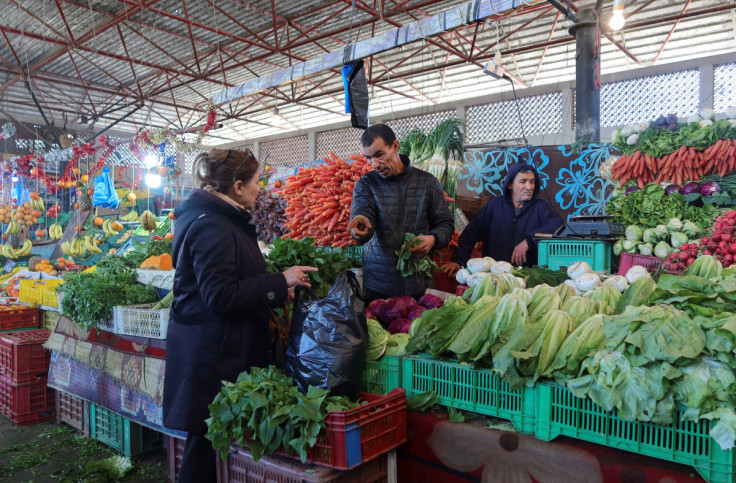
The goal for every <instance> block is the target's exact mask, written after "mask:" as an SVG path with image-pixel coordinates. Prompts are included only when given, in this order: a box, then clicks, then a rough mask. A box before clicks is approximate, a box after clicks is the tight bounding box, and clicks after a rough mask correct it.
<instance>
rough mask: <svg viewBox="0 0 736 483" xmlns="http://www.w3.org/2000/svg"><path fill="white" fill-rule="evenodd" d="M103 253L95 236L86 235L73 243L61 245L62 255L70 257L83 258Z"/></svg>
mask: <svg viewBox="0 0 736 483" xmlns="http://www.w3.org/2000/svg"><path fill="white" fill-rule="evenodd" d="M88 252H89V253H93V254H95V253H102V250H100V249H99V247H98V246H97V243H96V242H95V238H94V235H86V236H80V237H77V238H75V239H74V240H72V241H69V240H66V241H64V242H63V243H62V244H61V253H63V254H64V255H67V256H70V257H78V258H82V257H84V256H85V255H86V254H87V253H88Z"/></svg>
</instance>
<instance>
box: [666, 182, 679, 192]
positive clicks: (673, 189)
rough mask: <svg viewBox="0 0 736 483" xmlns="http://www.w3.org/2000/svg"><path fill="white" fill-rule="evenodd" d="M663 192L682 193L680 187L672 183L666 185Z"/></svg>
mask: <svg viewBox="0 0 736 483" xmlns="http://www.w3.org/2000/svg"><path fill="white" fill-rule="evenodd" d="M664 192H665V193H667V194H668V195H671V194H672V193H682V190H681V189H680V187H679V186H677V185H676V184H674V183H672V184H668V185H667V187H666V188H665V189H664Z"/></svg>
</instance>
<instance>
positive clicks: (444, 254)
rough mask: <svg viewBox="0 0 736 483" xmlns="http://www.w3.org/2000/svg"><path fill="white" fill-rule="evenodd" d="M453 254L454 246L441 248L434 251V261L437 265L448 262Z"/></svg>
mask: <svg viewBox="0 0 736 483" xmlns="http://www.w3.org/2000/svg"><path fill="white" fill-rule="evenodd" d="M454 254H455V247H445V248H443V249H442V250H440V251H438V252H435V254H434V262H435V263H437V264H439V265H442V264H443V263H450V262H451V261H452V256H453V255H454Z"/></svg>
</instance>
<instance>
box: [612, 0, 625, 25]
mask: <svg viewBox="0 0 736 483" xmlns="http://www.w3.org/2000/svg"><path fill="white" fill-rule="evenodd" d="M625 24H626V19H625V18H624V0H613V11H612V12H611V18H610V20H608V26H609V27H611V30H621V29H622V28H624V25H625Z"/></svg>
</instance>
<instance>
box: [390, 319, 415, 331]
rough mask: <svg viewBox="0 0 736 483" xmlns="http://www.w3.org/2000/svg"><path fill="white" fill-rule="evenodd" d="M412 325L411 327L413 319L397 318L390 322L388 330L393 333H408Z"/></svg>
mask: <svg viewBox="0 0 736 483" xmlns="http://www.w3.org/2000/svg"><path fill="white" fill-rule="evenodd" d="M410 327H411V320H409V319H396V320H394V321H392V322H391V323H390V324H388V331H389V332H391V333H392V334H399V333H403V334H406V333H408V332H409V328H410Z"/></svg>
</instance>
